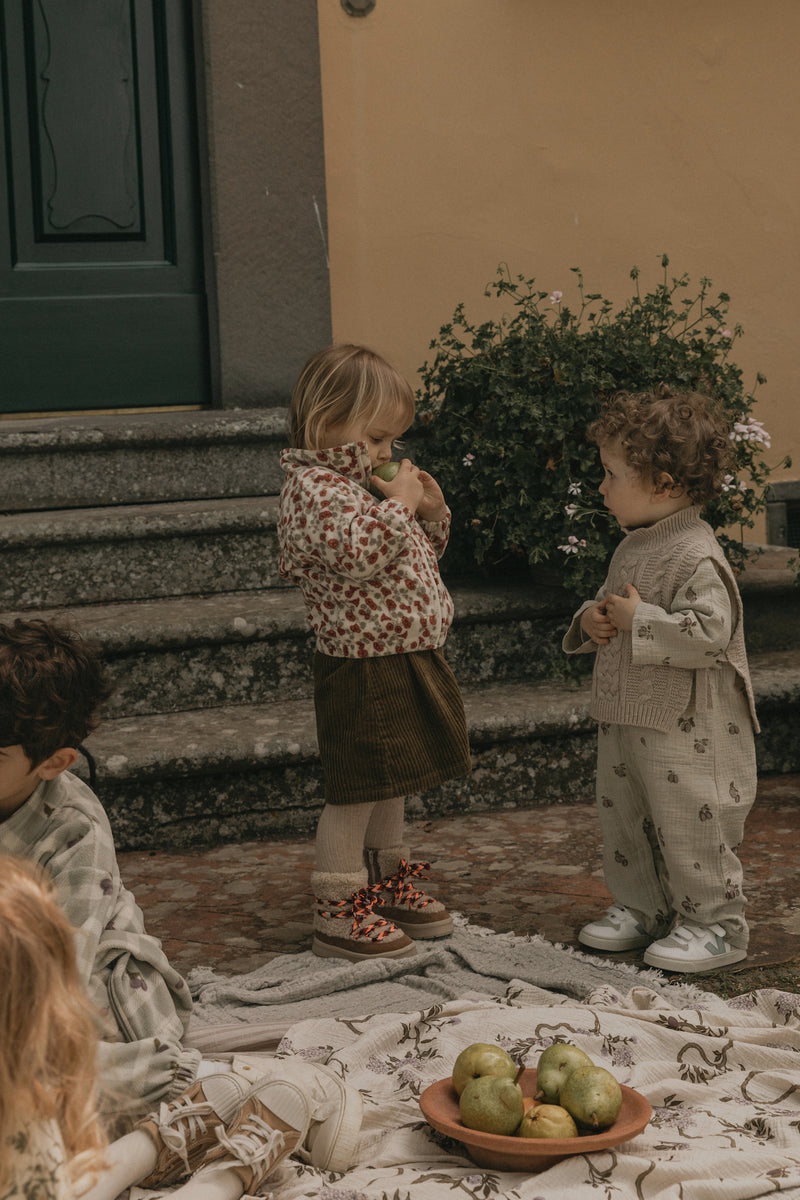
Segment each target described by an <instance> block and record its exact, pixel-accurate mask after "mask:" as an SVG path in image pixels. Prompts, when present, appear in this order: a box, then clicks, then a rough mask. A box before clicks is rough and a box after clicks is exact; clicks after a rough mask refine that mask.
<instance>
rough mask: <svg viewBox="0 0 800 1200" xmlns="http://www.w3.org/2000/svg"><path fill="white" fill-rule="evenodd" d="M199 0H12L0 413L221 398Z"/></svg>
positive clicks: (0, 209)
mask: <svg viewBox="0 0 800 1200" xmlns="http://www.w3.org/2000/svg"><path fill="white" fill-rule="evenodd" d="M192 46H193V40H192V29H191V4H190V0H0V72H1V73H2V79H1V80H0V82H1V83H2V88H1V89H0V106H2V112H1V113H0V131H2V139H3V140H2V144H0V150H2V155H1V158H0V413H34V412H44V411H64V410H70V409H97V408H111V409H114V408H129V407H136V408H138V407H142V406H153V405H183V404H192V405H196V404H207V403H209V370H208V320H207V306H206V296H205V286H204V280H203V256H202V242H201V218H200V203H199V186H198V166H197V136H196V103H195V91H194V78H193V71H192V60H193V54H192Z"/></svg>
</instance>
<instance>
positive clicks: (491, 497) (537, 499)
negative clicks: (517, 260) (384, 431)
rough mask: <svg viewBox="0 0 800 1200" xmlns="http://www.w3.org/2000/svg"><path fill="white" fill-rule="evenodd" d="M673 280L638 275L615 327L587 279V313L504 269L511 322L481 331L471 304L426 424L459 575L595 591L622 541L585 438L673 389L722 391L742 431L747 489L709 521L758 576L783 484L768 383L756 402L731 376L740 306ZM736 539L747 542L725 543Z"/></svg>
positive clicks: (445, 330) (452, 327)
mask: <svg viewBox="0 0 800 1200" xmlns="http://www.w3.org/2000/svg"><path fill="white" fill-rule="evenodd" d="M661 265H662V267H663V272H664V275H663V281H662V282H660V283H659V284H657V285H656V286H655V287H654V288H653V290H652V291H649V292H647V293H645V294H644V295H642V294H641V292H640V288H639V271H638V269H637V268H635V267H634V268H633V269H632V270H631V272H630V277H631V279H632V280H633V281H634V286H635V290H634V294H633V296H632V297H631V298H630V299H629V300H628V301H627V302H626V303H625V304H624V305H623V306H622V307H621V308H619V309H618V310H617V311H616V312H615V311H614V310H613V305H612V303H611V301H609V300H607V299H604V298H603V297H602V296H601V295H600V294H599V293H593V294H586V292H585V290H584V281H583V275H582V273H581V271H580V269H578V268H572V271H573V273H574V274H575V276H576V278H577V291H578V297H579V304H578V305H577V306H576V311H574V312H573V311H572V310H571V309H570V308H569V307H568V306H567V305H566V304H565V303H564V302H563V296H562V293H561V292H552V293H550V292H546V291H541V290H539V289H537V288H536V286H535V280H533V279H525V278H523V276H521V275H518V276H515V277H512V276H511V274H510V273H509V271H508V269H507V268H505V267H501V268H500V269H499V271H498V275H497V279H496V280H495V281H494V282H493V283H491V284H489V285H488V286H487V289H486V292H485V294H486V295H487V296H491V295H492V294H494V295H495V297H496V298H497V299H498V300H499V301H502V302H503V303H504V304H505V305H510V306H511V307H512V309H513V310H514V311H513V312H512V314H511V315H508V314H504V315H502V316H501V317H500V318H499V319H498V320H497V321H486V322H484V323H482V324H479V325H474V324H472V323H471V322H470V321H469V320H468V319H467V316H466V313H465V311H464V305H463V304H459V306H458V307H457V308H456V311H455V314H454V316H453V319H452V321H450V322H449V323H448V324H447V325H444V326H443V327H442V328H441V330H440V331H439V336H438V338H436V339H435V340H434V341H433V342H431V347H430V348H431V350H434V351H435V356H434V357H433V360H432V361H431V362H426V363H425V364H424V365H423V367H422V368H421V369H420V375H421V378H422V388H421V389H420V391H419V392H418V401H419V403H418V413H419V420H420V423H421V426H422V427H423V428H424V430H425V442H426V445H425V465H426V467H427V468H428V469H429V470H431V471H432V472H433V474H434V475H435V476H436V477H437V479H439V482H440V483H441V484H442V487H443V489H444V491H445V495H446V496H447V497H448V501H449V502H450V505H451V508H452V510H453V514H454V517H453V532H452V538H451V548H450V549H449V550H448V559H449V568H450V570H451V571H458V570H463V571H467V570H473V571H474V570H475V569H476V568H479V569H492V570H494V571H496V570H498V569H506V570H515V569H518V568H519V567H520V566H523V567H525V568H528V567H530V566H532V565H536V564H539V565H541V566H544V567H550V568H552V567H556V568H557V570H558V574H559V577H560V578H562V579H563V581H564V582H565V583H566V584H567V585H568V586H569V587H570V588H574V589H575V590H576V591H578V592H580V593H581V594H587V595H588V594H590V593H591V592H592V591H593V590H594V589H596V588H597V587H598V586H599V585H600V583H602V580H603V576H604V572H605V567H606V564H607V562H608V559H609V557H610V555H611V553H612V551H613V549H614V546H615V545H616V544H617V543H618V541H619V539H620V536H621V534H620V530H619V528H618V526H617V525H616V522H615V521H614V520H613V518H611V517H609V516H608V514H607V513H606V512H605V510H604V509H603V506H602V501H601V499H600V497H599V496H598V494H597V488H598V486H599V484H600V480H601V478H602V470H601V467H600V462H599V456H598V452H597V447H596V446H595V445H593V444H592V443H590V442H589V441H588V440H587V438H586V428H587V426H588V425H589V423H590V422H591V421H592V420H593V419H594V417H595V416H596V415H597V413H598V412H599V409H600V406H601V405H602V403H603V400H604V399H605V398H606V397H607V396H609V395H610V394H611V393H613V392H614V391H616V390H618V389H628V390H636V391H642V390H645V389H646V388H648V387H651V386H655V385H657V384H658V383H660V382H662V381H663V382H665V383H667V384H669V385H670V386H671V387H677V388H685V389H690V390H698V391H710V392H712V393H714V394H715V395H717V396H718V397H719V398H720V400H721V401H722V403H723V404H724V406H725V408H726V411H727V412H728V413H729V415H730V419H731V425H732V429H733V433H732V438H733V439H734V447H735V454H736V473H735V475H731V476H730V477H728V478H727V479H726V484H725V487H726V490H725V492H724V493H723V494H722V496H720V497H719V499H718V500H716V501H715V502H714V503H713V504H712V505H710V506H709V507H708V508H707V510H706V514H705V515H706V518H707V520H708V521H709V522H710V523H711V525H712V526H713V527H714V528H715V529H716V530H718V531H721V532H719V534H718V536H719V538H720V541H721V543H722V544H723V546H724V548H725V551H726V553H727V554H728V557H729V558H730V560H731V562H732V563H733V565H734V566H735V567H738V566H741V565H742V564H743V563H744V561H745V559H746V558H747V555H748V549H747V547H746V546H745V544H744V542H743V531H744V529H745V528H752V527H753V525H754V522H755V516H756V514H757V513H759V512H760V511H761V510H762V509H763V508H764V506H765V503H766V499H765V492H766V481H767V479H768V477H769V475H770V474H771V472H772V471H773V470H774V469H776V468H775V467H774V466H773V467H771V466H769V465H768V463H767V462H766V460H765V458H764V453H765V451H766V450H768V449H769V447H770V440H769V435H768V434H767V433H766V431H765V430H764V428H763V426H762V424H761V422H759V421H756V420H755V418H754V417H753V416H752V415H751V414H752V409H753V406H754V403H755V396H754V391H755V387H756V386H757V385H758V384H762V383H765V382H766V380H765V379H764V377H763V376H762V375H760V374H759V375H757V376H756V381H755V385H754V387H753V389H751V390H750V391H746V390H745V388H744V385H743V382H742V372H741V371H740V369H739V368H738V367H737V366H736V364H735V363H734V362H733V361H732V360H731V349H732V347H733V345H734V343H735V342H736V341H737V339H739V338H740V337H741V336H742V329H741V326H740V325H738V324H737V325H734V326H733V327H732V328H731V327H729V325H728V323H727V315H728V310H729V305H730V297H729V296H728V295H727V294H726V293H725V292H720V293H719V294H718V296H717V297H716V299H712V298H711V295H710V288H711V280H709V279H705V278H703V279H701V280H700V284H699V288H697V289H694V290H693V291H692V290H690V287H689V282H690V281H689V278H688V276H686V275H683V276H682V277H680V278H670V277H669V276H668V274H667V271H668V267H669V259H668V258H667V256H666V255H664V256H662V259H661ZM788 462H789V460H788V459H785V460H784V464H786V465H788ZM781 465H782V464H781ZM736 527H738V534H739V536H738V538H737V537H734V536H731V535H730V533H726V532H725V530H731V529H733V530H734V531H735V530H736Z"/></svg>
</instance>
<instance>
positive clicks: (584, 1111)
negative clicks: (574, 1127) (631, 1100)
mask: <svg viewBox="0 0 800 1200" xmlns="http://www.w3.org/2000/svg"><path fill="white" fill-rule="evenodd" d="M561 1104H562V1105H563V1107H564V1108H565V1109H566V1110H567V1112H568V1113H570V1114H571V1115H572V1116H573V1117H574V1118H575V1120H576V1121H577V1123H578V1125H580V1126H582V1127H583V1128H584V1129H593V1130H595V1131H597V1130H601V1129H608V1127H609V1125H613V1124H614V1122H615V1121H616V1119H617V1116H618V1115H619V1110H620V1108H621V1107H622V1088H621V1087H620V1086H619V1083H618V1082H617V1080H616V1079H615V1078H614V1076H613V1075H612V1074H611V1072H610V1071H606V1069H605V1067H576V1068H575V1070H574V1071H571V1072H570V1074H569V1075H568V1077H567V1079H566V1082H565V1083H564V1086H563V1087H562V1089H561Z"/></svg>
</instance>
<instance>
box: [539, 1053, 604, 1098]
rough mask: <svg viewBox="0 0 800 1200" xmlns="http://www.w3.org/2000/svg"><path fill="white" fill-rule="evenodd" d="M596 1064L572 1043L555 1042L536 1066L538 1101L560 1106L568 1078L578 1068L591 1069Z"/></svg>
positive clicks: (542, 1055) (542, 1054)
mask: <svg viewBox="0 0 800 1200" xmlns="http://www.w3.org/2000/svg"><path fill="white" fill-rule="evenodd" d="M593 1065H594V1064H593V1063H592V1060H591V1059H590V1058H589V1055H588V1054H585V1053H584V1052H583V1050H581V1049H580V1047H579V1046H573V1045H572V1043H571V1042H553V1044H552V1046H548V1047H547V1049H546V1050H543V1051H542V1053H541V1054H540V1056H539V1062H538V1063H537V1066H536V1087H537V1091H536V1099H537V1100H544V1102H545V1103H546V1104H560V1103H561V1100H560V1095H561V1088H562V1087H563V1085H564V1083H565V1081H566V1078H567V1076H568V1075H569V1074H570V1072H571V1071H574V1070H575V1068H576V1067H591V1066H593Z"/></svg>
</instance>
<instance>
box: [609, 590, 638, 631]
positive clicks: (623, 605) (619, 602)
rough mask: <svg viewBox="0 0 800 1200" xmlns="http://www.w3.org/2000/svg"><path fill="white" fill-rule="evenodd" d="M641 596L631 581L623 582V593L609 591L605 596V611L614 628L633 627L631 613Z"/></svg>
mask: <svg viewBox="0 0 800 1200" xmlns="http://www.w3.org/2000/svg"><path fill="white" fill-rule="evenodd" d="M641 598H642V597H641V596H640V595H639V593H638V592H637V590H636V588H635V587H634V586H633V584H632V583H626V584H625V593H624V595H622V596H616V595H614V593H613V592H610V593H609V594H608V595H607V596H606V599H605V605H606V612H607V613H608V619H609V620H610V621H611V624H612V625H613V626H614V628H615V629H633V614H634V612H635V611H636V605H637V604H638V603H639V601H640V600H641Z"/></svg>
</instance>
